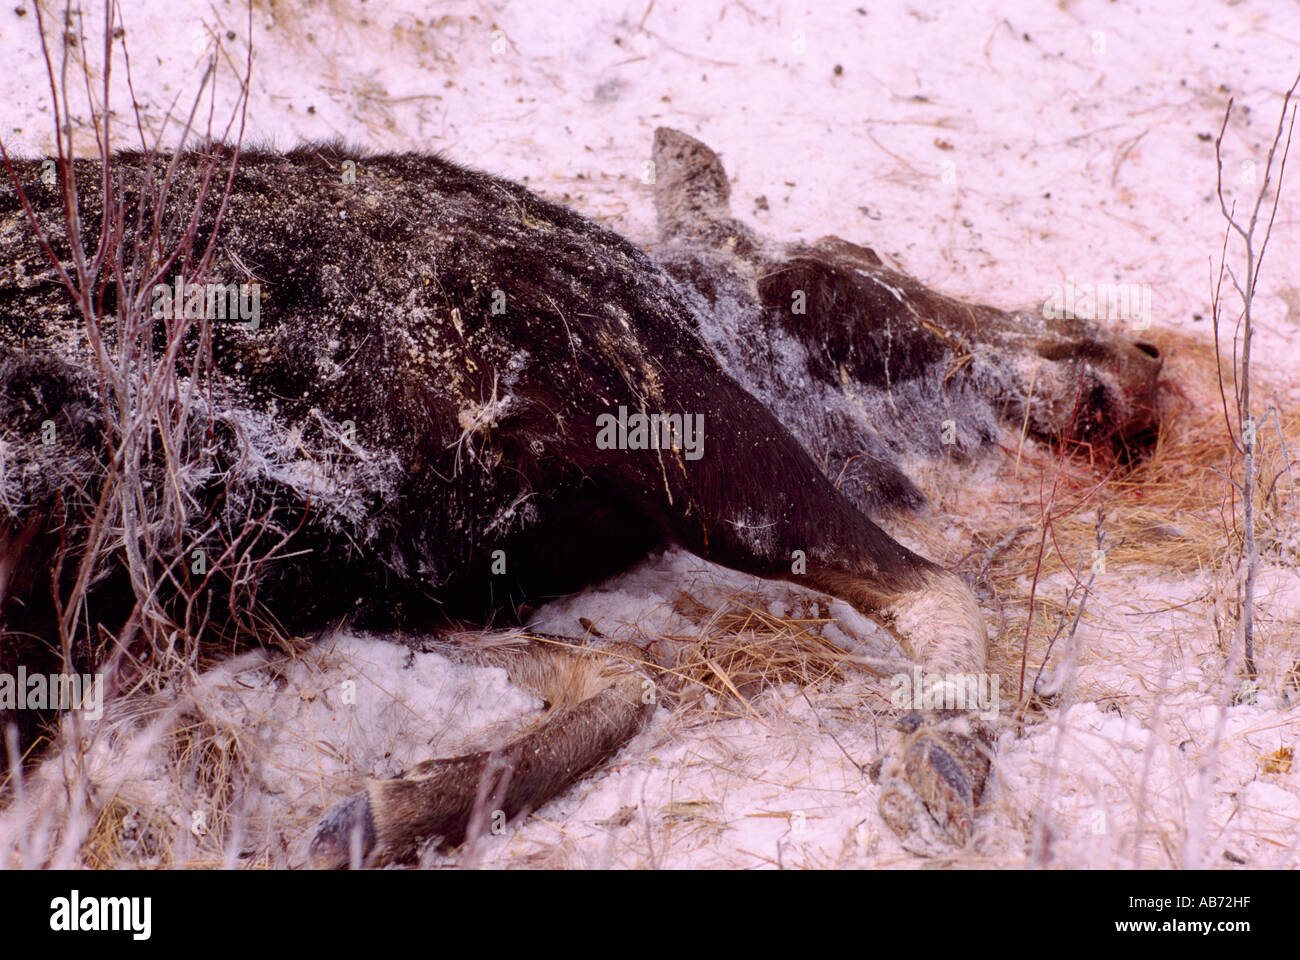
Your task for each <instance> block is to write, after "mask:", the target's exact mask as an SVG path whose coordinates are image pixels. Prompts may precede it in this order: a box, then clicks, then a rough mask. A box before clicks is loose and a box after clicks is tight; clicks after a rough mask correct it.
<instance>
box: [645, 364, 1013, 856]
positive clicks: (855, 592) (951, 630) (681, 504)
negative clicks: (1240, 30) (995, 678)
mask: <svg viewBox="0 0 1300 960" xmlns="http://www.w3.org/2000/svg"><path fill="white" fill-rule="evenodd" d="M710 386H711V391H710V393H709V394H708V395H707V396H703V397H691V398H689V399H690V400H691V401H693V402H700V403H701V404H702V406H704V409H705V411H706V416H705V422H706V423H708V424H709V425H710V428H711V430H712V434H711V440H710V443H711V444H712V446H711V447H710V448H709V449H710V450H711V451H712V453H711V455H706V456H703V457H701V458H700V459H699V460H698V461H697V462H695V463H693V464H686V465H684V466H683V467H682V469H681V471H679V474H680V475H681V476H683V477H684V478H685V479H684V480H683V481H682V482H681V484H680V486H679V487H678V489H677V490H676V491H674V493H675V496H674V497H673V498H672V500H671V502H670V501H669V500H668V498H667V497H666V496H665V498H664V505H663V512H664V514H665V515H666V516H667V517H668V518H669V523H670V529H671V531H672V535H673V536H674V537H675V538H676V539H677V540H678V541H679V542H681V543H683V544H685V545H686V546H687V547H688V548H689V549H691V550H692V551H693V552H695V553H698V554H699V555H701V556H704V557H707V558H709V559H710V560H713V561H715V562H717V563H721V564H724V565H726V566H729V567H732V568H734V569H738V570H743V571H745V572H747V573H752V574H755V575H757V576H761V577H768V578H773V579H776V578H779V579H783V580H788V581H791V582H794V583H799V584H801V585H804V586H808V587H812V588H813V589H816V590H821V591H824V592H826V593H830V594H832V595H834V596H837V597H839V598H841V599H843V600H845V601H847V602H849V603H851V604H852V605H853V606H855V607H856V608H857V609H859V610H861V611H862V612H863V613H864V614H866V615H867V616H870V617H871V618H873V619H874V620H876V621H877V622H878V623H880V624H881V625H882V626H884V627H885V628H886V629H888V630H889V631H890V632H891V633H892V634H893V635H894V636H895V637H896V638H897V639H898V641H899V643H900V645H901V646H902V648H903V650H904V651H905V652H906V653H907V654H908V656H909V657H911V659H912V660H913V661H914V662H915V664H916V665H917V667H918V668H919V670H920V683H919V689H918V690H917V691H916V698H915V699H916V700H918V701H919V703H920V704H921V705H923V706H924V707H925V708H926V709H927V710H928V711H929V712H927V713H926V714H925V715H924V716H922V717H921V718H920V719H919V720H918V721H917V722H915V723H914V724H913V729H912V730H911V731H910V732H909V734H908V737H909V739H908V740H907V741H906V742H905V744H904V748H903V754H904V757H903V759H902V760H901V761H899V762H898V763H891V764H889V766H888V769H889V771H891V774H892V773H896V774H897V775H896V776H893V777H892V779H889V780H888V781H887V783H886V787H887V789H886V790H885V791H884V795H883V803H882V813H883V815H884V817H885V820H886V822H887V823H889V824H890V826H891V827H893V828H894V829H895V831H896V832H898V833H900V835H902V836H903V839H904V843H905V845H908V848H909V849H913V850H921V851H928V850H929V849H930V848H931V847H932V846H933V844H930V843H928V842H921V841H917V842H915V843H911V842H910V841H909V839H908V837H909V835H911V834H914V833H916V832H917V831H918V830H921V829H924V828H929V827H931V826H933V830H932V831H931V832H932V833H935V834H936V836H937V837H938V838H939V839H944V838H946V842H947V844H948V845H957V846H964V845H965V843H966V842H967V841H968V840H969V839H970V835H971V830H972V825H973V822H974V817H975V810H976V807H977V806H978V803H979V799H980V795H981V793H982V787H983V783H984V781H985V780H986V779H987V776H988V771H989V755H988V750H987V742H986V741H987V740H988V738H987V737H986V736H984V735H983V733H982V732H981V731H980V730H979V729H976V725H975V724H974V723H973V722H972V721H971V718H970V716H969V714H970V713H971V712H972V711H975V710H980V709H987V706H988V705H987V704H983V703H978V702H977V703H971V702H970V697H969V696H967V694H968V693H969V691H970V690H971V688H972V687H973V688H974V689H975V690H976V691H979V690H981V689H983V690H986V691H987V690H988V689H989V685H990V684H991V683H992V678H989V677H988V676H987V675H986V674H985V661H986V645H987V641H988V637H987V630H986V627H985V623H984V617H983V614H982V613H981V612H980V609H979V606H978V604H977V603H976V602H975V597H974V595H973V594H972V593H971V590H970V588H969V587H968V586H967V585H966V584H965V582H964V581H963V580H962V579H961V578H960V577H958V576H957V575H956V574H954V573H952V572H951V571H948V570H945V569H944V568H942V567H940V566H938V565H937V564H935V563H932V562H931V561H929V560H927V559H925V558H924V557H921V556H918V555H917V554H915V553H913V552H912V551H910V550H908V549H907V548H906V547H904V546H903V545H902V544H900V543H898V542H897V541H895V540H893V539H892V538H891V537H889V536H888V535H887V534H886V533H885V532H884V531H883V530H881V529H880V528H879V527H878V526H876V525H875V524H874V523H872V521H871V520H870V519H869V518H867V517H866V516H865V515H864V514H863V513H861V512H860V511H859V510H858V509H857V508H856V507H855V506H854V505H853V504H852V503H850V502H849V501H848V499H847V498H846V497H844V496H843V495H842V494H841V493H840V492H839V491H838V490H836V489H835V487H834V486H833V485H832V484H831V483H830V482H829V481H828V480H827V479H826V478H825V476H823V475H822V474H821V472H820V471H819V470H818V468H817V466H816V464H814V463H813V462H812V461H811V460H810V459H809V458H808V457H807V455H806V454H805V453H804V452H803V450H802V449H801V448H800V447H799V446H798V445H797V443H796V441H795V440H794V439H793V437H791V436H790V434H789V433H787V432H786V431H785V430H784V429H783V427H782V425H781V424H779V423H777V422H776V421H775V420H774V418H773V417H772V415H771V413H769V412H768V411H767V410H765V409H764V408H763V407H762V406H761V405H760V404H759V403H758V402H757V401H755V400H754V399H753V398H752V397H750V396H748V395H747V394H744V393H743V392H741V391H739V390H735V391H734V392H730V391H732V387H731V383H730V381H728V380H725V379H721V378H715V380H714V382H713V383H711V385H710ZM729 392H730V393H729ZM667 476H668V477H669V478H674V477H675V475H674V473H673V472H671V471H669V472H668V473H667ZM652 479H653V478H646V479H644V480H642V481H641V485H642V487H643V489H647V490H651V489H653V487H652ZM673 508H675V512H674V511H673ZM914 678H915V674H914V673H913V675H912V676H911V677H909V678H908V679H909V682H910V683H912V684H913V686H916V685H917V684H916V681H915V679H914ZM912 707H913V704H909V709H911V708H912ZM895 785H896V786H897V787H898V789H897V790H895V789H893V787H894V786H895ZM905 790H910V791H911V793H910V794H908V795H907V796H903V792H905ZM905 801H907V802H905ZM905 808H906V809H905ZM909 844H910V845H909Z"/></svg>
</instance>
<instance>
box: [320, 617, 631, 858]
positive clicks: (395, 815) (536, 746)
mask: <svg viewBox="0 0 1300 960" xmlns="http://www.w3.org/2000/svg"><path fill="white" fill-rule="evenodd" d="M551 641H553V642H551ZM477 643H478V646H477V647H467V648H465V649H464V650H463V651H462V658H463V659H465V660H467V661H471V662H475V663H479V664H482V665H485V666H500V667H503V668H505V670H506V672H507V674H509V676H510V679H511V681H512V682H513V683H516V684H518V685H519V686H521V687H523V688H524V689H526V690H528V691H530V692H532V693H534V694H536V695H537V696H539V697H541V698H542V699H543V700H544V701H546V703H547V706H548V708H549V709H548V712H547V714H546V715H545V716H544V717H543V718H542V719H541V720H540V721H539V722H538V723H537V724H536V725H534V726H533V727H532V728H531V729H529V730H528V731H526V732H524V733H522V734H520V735H518V736H516V737H515V738H514V739H512V740H510V741H509V742H508V743H506V744H505V745H504V746H502V747H500V748H498V749H496V750H485V751H480V752H478V753H472V754H467V755H465V756H460V757H451V758H447V759H437V760H426V761H424V762H423V763H420V764H418V765H417V766H415V767H414V768H413V769H411V770H409V771H408V772H407V773H406V774H404V775H403V776H401V777H398V778H396V779H392V780H372V781H370V783H369V784H368V785H367V786H366V789H365V790H364V791H362V792H361V793H359V794H356V795H354V796H353V797H351V798H350V799H348V800H346V801H344V802H343V803H341V804H339V805H337V806H336V807H334V809H333V810H331V811H330V813H329V814H328V815H327V816H326V817H325V818H324V820H322V822H321V825H320V827H319V829H318V830H317V833H316V836H315V838H314V839H313V840H312V843H311V848H310V856H311V861H312V865H313V866H315V867H319V868H340V867H346V866H349V865H352V866H360V865H364V866H379V865H382V864H384V863H387V862H390V861H402V860H408V859H411V858H412V857H413V856H414V855H415V853H416V852H417V850H418V849H419V847H420V845H421V844H422V843H423V842H424V841H426V840H428V839H430V838H432V837H440V838H441V839H442V842H443V843H446V844H455V843H459V842H460V841H461V840H463V839H465V838H466V837H467V836H469V835H470V834H471V833H474V832H479V831H482V830H483V829H484V828H485V826H486V824H487V823H488V822H489V821H490V820H492V819H497V818H499V817H500V816H501V815H504V816H505V817H506V818H507V819H511V818H514V817H516V816H518V815H519V814H521V813H526V812H528V811H530V810H532V809H535V808H536V807H538V806H539V805H541V804H542V803H545V802H546V801H547V800H549V799H550V798H551V797H553V796H555V795H556V794H557V793H559V792H560V791H561V790H563V789H565V788H566V787H567V786H569V785H570V784H571V783H573V782H574V781H575V780H577V779H578V778H579V777H580V776H581V775H582V774H583V773H585V772H587V771H588V770H590V769H591V768H592V767H594V766H596V765H597V764H599V763H601V762H602V761H604V760H606V759H608V758H609V757H610V756H612V755H613V754H614V753H615V752H617V751H618V749H619V748H620V747H621V746H622V745H623V744H624V743H626V742H627V741H628V740H629V739H631V737H632V736H633V735H634V734H635V733H636V732H637V731H638V730H639V729H640V728H641V725H642V724H643V723H644V722H645V721H646V720H647V719H648V718H649V716H650V714H651V713H652V712H653V711H654V708H655V703H656V697H655V695H654V686H653V684H652V682H651V681H650V679H649V678H648V677H647V676H646V674H645V673H644V672H643V671H642V670H641V669H640V668H639V667H638V663H639V662H644V654H643V653H642V652H641V651H640V650H638V649H637V648H636V647H633V646H631V645H628V644H620V643H613V642H608V641H593V642H592V643H590V644H588V645H585V646H580V645H578V644H576V642H575V641H572V640H567V639H565V638H545V639H533V638H530V637H525V636H522V635H520V636H514V637H506V638H498V639H497V640H496V641H495V642H494V641H492V640H489V641H488V642H487V644H486V645H485V644H484V643H483V642H482V641H478V642H477Z"/></svg>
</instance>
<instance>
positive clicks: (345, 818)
mask: <svg viewBox="0 0 1300 960" xmlns="http://www.w3.org/2000/svg"><path fill="white" fill-rule="evenodd" d="M374 848H375V818H374V815H373V814H372V813H371V812H370V797H369V795H368V794H367V793H365V792H362V793H357V794H353V795H352V796H351V797H349V798H348V799H346V800H344V801H343V802H342V803H340V804H337V805H336V806H335V807H334V809H333V810H331V811H330V812H329V813H327V814H326V815H325V819H323V820H322V821H321V822H320V826H319V827H317V828H316V836H315V837H313V838H312V841H311V846H310V847H308V848H307V856H308V857H309V858H310V861H311V866H312V867H314V868H315V869H317V870H342V869H343V868H345V867H349V866H362V865H364V864H365V862H366V858H367V857H368V856H369V854H370V852H371V851H372V850H374Z"/></svg>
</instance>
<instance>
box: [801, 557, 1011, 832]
mask: <svg viewBox="0 0 1300 960" xmlns="http://www.w3.org/2000/svg"><path fill="white" fill-rule="evenodd" d="M918 559H919V558H918ZM923 563H924V562H923ZM809 575H810V579H811V580H812V582H813V583H814V584H816V585H817V586H818V587H819V588H820V589H824V590H826V591H828V592H830V593H832V594H835V595H837V596H840V597H842V598H844V599H846V600H850V601H851V602H853V603H854V604H855V605H856V606H857V607H858V608H859V609H861V610H862V611H863V612H864V613H866V614H867V615H869V616H871V617H872V618H873V619H874V620H876V621H877V622H878V623H880V624H881V625H882V626H884V627H885V628H886V629H888V630H889V631H890V632H891V633H893V635H894V636H895V637H897V638H898V640H899V643H900V645H901V646H902V647H903V649H904V651H906V653H907V654H908V656H909V657H911V658H912V660H913V661H914V662H915V663H916V664H917V666H918V667H919V673H914V674H913V675H912V676H910V677H908V678H907V684H908V686H909V687H913V686H914V687H915V688H914V689H913V690H912V691H911V692H912V696H911V697H909V700H911V701H912V702H913V703H919V704H922V705H925V706H926V707H928V709H925V710H920V711H915V710H914V711H912V712H910V713H908V714H907V716H905V717H904V718H903V720H902V721H901V723H900V729H902V731H903V733H904V737H903V740H902V741H901V743H899V744H898V745H897V746H896V747H895V748H894V750H892V751H891V752H890V753H889V754H887V755H886V757H884V758H883V760H882V763H881V765H880V767H879V768H878V770H879V771H880V773H879V781H878V782H879V783H880V786H881V794H880V814H881V818H882V819H883V820H884V821H885V823H886V824H888V826H889V827H890V829H892V830H893V831H894V833H895V834H896V835H897V836H898V837H899V839H900V841H901V842H902V844H903V847H904V848H905V849H907V850H909V851H911V852H913V853H917V854H921V855H924V856H937V855H940V854H942V853H945V852H947V851H948V850H950V849H951V848H952V847H954V846H956V847H964V846H965V845H966V844H967V843H968V842H969V841H970V839H971V836H972V834H973V829H974V820H975V813H976V810H977V808H978V807H979V804H980V800H981V797H982V795H983V792H984V785H985V782H986V781H987V779H988V775H989V770H990V766H991V761H992V745H993V735H992V731H991V730H990V728H989V727H988V725H987V724H985V723H984V722H983V720H982V719H981V717H980V715H979V714H978V713H977V712H976V711H977V710H980V709H987V708H988V707H989V703H988V702H987V700H986V702H985V703H983V704H981V703H978V702H971V700H972V697H971V693H972V691H979V690H984V691H986V692H987V691H988V690H989V689H990V688H989V686H988V684H991V683H993V680H992V679H990V678H988V677H987V676H986V675H985V673H984V671H985V636H986V634H985V625H984V618H983V615H982V614H981V613H980V610H979V607H978V605H977V604H976V602H975V597H974V596H973V595H972V594H971V591H970V588H969V587H967V586H966V584H965V583H964V582H963V581H962V580H961V579H960V578H959V577H957V576H956V575H955V574H953V573H951V572H949V571H947V570H944V569H942V568H939V567H936V566H933V565H931V564H928V563H925V564H924V566H918V568H917V570H916V574H915V580H914V586H913V587H912V588H911V589H906V588H904V589H898V587H897V586H892V585H889V584H885V585H882V584H880V583H879V582H878V581H877V580H876V579H875V578H874V577H872V576H869V575H868V576H863V575H862V574H861V573H858V574H857V575H853V574H851V573H849V572H848V571H845V570H843V569H835V568H831V569H824V568H821V567H812V566H811V565H810V569H809ZM918 679H919V684H918V683H917V680H918ZM975 699H976V701H978V697H976V698H975Z"/></svg>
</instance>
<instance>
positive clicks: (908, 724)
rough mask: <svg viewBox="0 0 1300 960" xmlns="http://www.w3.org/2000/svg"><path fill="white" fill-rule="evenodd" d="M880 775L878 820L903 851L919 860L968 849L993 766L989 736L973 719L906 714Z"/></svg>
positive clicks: (989, 731)
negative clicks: (900, 736) (901, 735)
mask: <svg viewBox="0 0 1300 960" xmlns="http://www.w3.org/2000/svg"><path fill="white" fill-rule="evenodd" d="M900 726H901V728H902V729H903V730H905V731H907V735H906V736H905V737H904V738H903V740H902V742H901V744H900V745H899V746H898V747H897V748H896V750H895V751H892V752H891V754H890V755H889V756H888V757H887V758H886V761H885V763H884V764H883V769H882V771H881V777H880V786H881V795H880V815H881V817H882V819H884V821H885V823H886V824H888V825H889V828H890V829H891V830H893V831H894V833H895V834H897V836H898V838H899V840H900V842H901V843H902V845H903V848H904V849H905V850H907V851H909V852H910V853H915V854H918V855H920V856H926V857H936V856H942V855H944V854H949V853H952V852H953V850H954V849H961V848H963V847H965V846H966V845H967V844H968V843H970V841H971V838H972V837H973V835H974V831H975V816H976V811H977V810H978V808H979V804H980V800H981V798H982V797H983V794H984V785H985V783H986V782H987V780H988V775H989V768H990V764H991V762H992V749H991V747H992V743H993V733H992V731H991V730H990V729H989V728H988V727H987V726H986V725H985V724H983V723H981V722H980V721H979V719H978V718H976V717H974V716H971V715H961V714H959V715H956V716H949V717H943V716H942V715H937V714H936V715H933V716H929V717H923V716H921V715H920V714H916V713H913V714H909V715H908V716H907V717H905V718H904V719H903V721H902V723H901V724H900Z"/></svg>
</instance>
